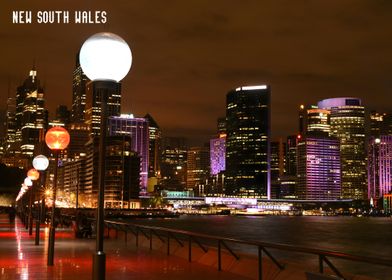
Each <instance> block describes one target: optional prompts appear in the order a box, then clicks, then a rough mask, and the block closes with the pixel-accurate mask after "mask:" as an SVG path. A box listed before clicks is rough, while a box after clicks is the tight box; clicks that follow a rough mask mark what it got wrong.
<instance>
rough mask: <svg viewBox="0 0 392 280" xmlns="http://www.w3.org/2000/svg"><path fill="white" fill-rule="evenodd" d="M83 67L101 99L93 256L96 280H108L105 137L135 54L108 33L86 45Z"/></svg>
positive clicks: (93, 37) (83, 53)
mask: <svg viewBox="0 0 392 280" xmlns="http://www.w3.org/2000/svg"><path fill="white" fill-rule="evenodd" d="M79 61H80V65H81V67H82V70H83V72H84V73H85V74H86V76H87V77H88V78H89V79H90V80H91V81H92V82H93V83H94V91H95V93H96V94H97V95H98V94H99V95H100V97H101V130H100V138H99V169H98V177H99V186H98V209H97V219H96V223H97V226H96V229H97V234H96V251H95V253H94V254H93V272H92V273H93V280H97V279H100V280H104V279H105V276H106V275H105V274H106V256H105V253H104V251H103V231H104V202H105V201H104V200H105V138H106V130H107V128H106V127H107V125H106V123H107V108H106V104H107V102H108V95H109V92H110V91H112V90H113V89H114V88H115V87H116V86H117V84H118V82H120V81H121V80H122V79H123V78H124V77H125V76H126V75H127V74H128V72H129V70H130V69H131V65H132V53H131V50H130V48H129V46H128V44H127V43H126V42H125V41H124V40H123V39H122V38H121V37H120V36H118V35H116V34H113V33H108V32H103V33H97V34H94V35H92V36H91V37H89V38H88V39H87V40H86V41H85V42H84V43H83V45H82V48H81V49H80V55H79Z"/></svg>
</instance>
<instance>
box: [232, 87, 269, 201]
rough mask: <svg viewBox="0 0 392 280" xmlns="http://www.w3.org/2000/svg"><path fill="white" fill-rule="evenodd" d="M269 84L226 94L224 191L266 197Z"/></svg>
mask: <svg viewBox="0 0 392 280" xmlns="http://www.w3.org/2000/svg"><path fill="white" fill-rule="evenodd" d="M270 99H271V93H270V87H269V86H267V85H260V86H243V87H239V88H237V89H235V90H232V91H230V92H229V93H228V94H227V96H226V130H227V142H226V181H225V182H226V193H227V194H229V195H239V196H264V197H268V198H270V112H271V108H270V104H271V103H270Z"/></svg>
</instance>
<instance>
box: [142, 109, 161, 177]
mask: <svg viewBox="0 0 392 280" xmlns="http://www.w3.org/2000/svg"><path fill="white" fill-rule="evenodd" d="M144 118H145V119H146V120H147V121H148V130H149V136H150V144H149V157H148V165H149V167H148V177H157V176H159V173H160V147H161V137H162V135H161V129H160V128H159V126H158V124H157V122H156V121H155V120H154V118H153V117H152V116H151V115H150V114H147V115H145V116H144Z"/></svg>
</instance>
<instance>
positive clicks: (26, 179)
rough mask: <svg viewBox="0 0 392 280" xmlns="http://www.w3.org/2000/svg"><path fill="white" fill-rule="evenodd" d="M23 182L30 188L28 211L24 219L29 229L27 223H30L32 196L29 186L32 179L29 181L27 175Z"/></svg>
mask: <svg viewBox="0 0 392 280" xmlns="http://www.w3.org/2000/svg"><path fill="white" fill-rule="evenodd" d="M23 184H24V185H25V186H27V187H28V189H30V197H29V213H28V214H27V216H26V219H25V221H26V224H25V226H26V229H29V224H30V220H31V213H32V211H31V206H32V199H33V197H32V188H31V186H32V185H33V181H31V179H30V178H29V177H26V178H25V179H24V182H23ZM29 234H30V230H29Z"/></svg>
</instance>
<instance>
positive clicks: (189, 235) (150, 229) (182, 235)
mask: <svg viewBox="0 0 392 280" xmlns="http://www.w3.org/2000/svg"><path fill="white" fill-rule="evenodd" d="M105 226H106V227H107V230H108V235H109V230H110V229H115V230H116V237H117V236H118V235H117V234H118V231H123V232H124V233H125V241H127V238H128V237H127V236H128V232H131V233H132V234H133V235H135V237H136V238H135V242H136V246H139V235H140V234H141V235H143V236H144V237H145V238H146V239H148V240H149V242H150V249H152V245H153V243H152V239H153V236H154V235H155V236H156V237H157V238H158V239H159V240H160V241H161V242H162V243H166V246H167V247H166V252H167V255H170V240H171V239H173V240H175V241H176V242H177V243H178V244H179V245H180V246H181V247H184V246H185V245H184V243H185V242H186V241H188V261H189V262H191V261H192V244H193V243H195V244H196V245H197V246H198V247H200V249H201V250H203V251H204V252H205V253H207V252H208V247H207V246H205V245H203V243H201V242H200V239H207V240H211V241H214V242H216V245H217V261H218V270H219V271H221V270H222V248H225V249H226V251H227V252H229V253H230V255H231V256H233V258H235V259H236V260H239V259H240V256H239V255H237V254H236V253H235V252H234V251H233V249H232V248H230V246H228V243H236V244H242V245H248V246H254V247H256V248H257V252H258V254H257V262H258V271H257V274H258V279H259V280H262V279H263V262H262V259H263V255H265V256H267V257H268V258H269V259H270V260H271V261H272V262H273V263H274V264H275V266H276V267H277V268H278V269H280V270H284V269H285V265H284V264H282V263H281V262H279V261H278V260H277V258H275V257H274V256H273V255H272V254H271V252H270V249H277V250H281V251H287V252H295V253H303V254H311V255H316V256H318V269H319V273H320V274H324V272H325V265H327V267H329V268H330V269H331V271H333V273H335V275H336V276H338V277H339V279H347V278H345V277H344V276H343V274H342V273H341V271H340V270H339V269H338V268H337V267H336V266H335V265H334V264H333V263H332V262H331V260H330V258H335V259H343V260H349V261H354V262H363V263H367V264H374V265H381V266H388V267H392V260H387V259H380V258H373V257H363V256H357V255H352V254H346V253H342V252H336V251H327V250H320V249H314V248H306V247H300V246H293V245H286V244H278V243H268V242H258V241H247V240H240V239H234V238H227V237H221V236H213V235H208V234H203V233H196V232H191V231H185V230H178V229H171V228H164V227H156V226H146V225H139V224H132V223H125V222H117V221H109V220H105Z"/></svg>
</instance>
